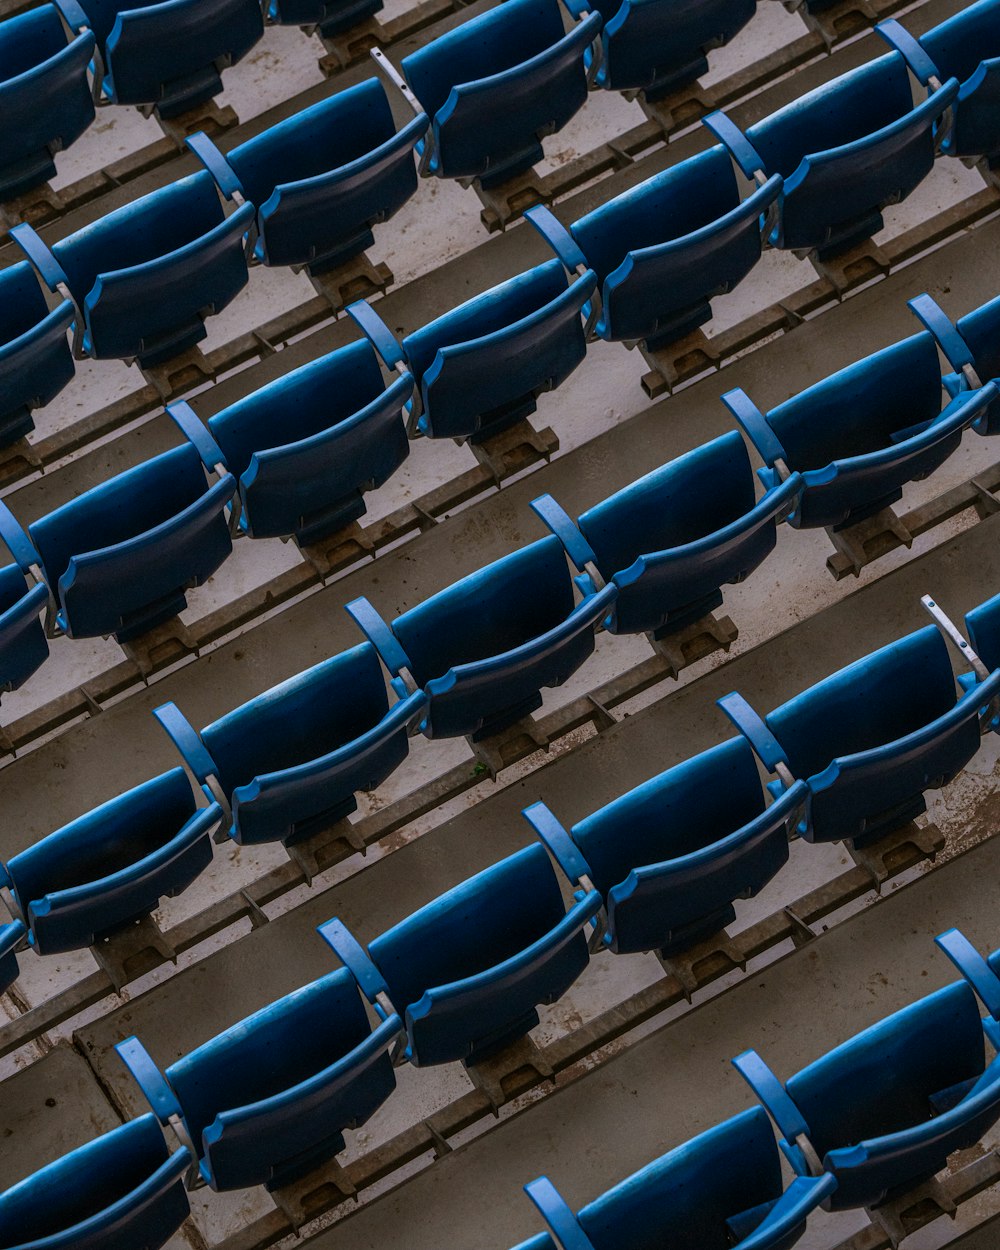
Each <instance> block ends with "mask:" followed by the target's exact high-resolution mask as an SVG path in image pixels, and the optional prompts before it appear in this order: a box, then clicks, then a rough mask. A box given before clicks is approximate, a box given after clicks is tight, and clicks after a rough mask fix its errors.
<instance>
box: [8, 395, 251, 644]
mask: <svg viewBox="0 0 1000 1250" xmlns="http://www.w3.org/2000/svg"><path fill="white" fill-rule="evenodd" d="M183 409H186V405H183V406H182V405H177V406H176V407H174V408H173V409H172V410H171V409H168V411H169V412H170V415H171V416H172V417H173V418H174V420H175V421H176V422H177V424H178V425H179V426H180V428H181V430H182V431H183V433H184V435H185V440H186V441H185V442H184V443H182V444H181V446H180V447H174V448H173V449H172V450H170V451H165V452H163V453H162V454H161V455H159V456H154V457H153V459H152V460H146V461H144V462H143V463H141V464H138V465H136V466H135V468H132V469H126V470H125V472H124V473H119V474H118V475H117V476H115V477H112V478H110V479H109V480H108V481H106V482H102V483H101V484H100V485H99V486H94V487H92V488H91V489H90V490H88V491H84V493H83V494H82V495H78V496H77V497H76V498H75V499H72V500H70V502H69V503H65V504H63V505H62V506H61V507H59V508H56V510H55V511H54V512H50V513H48V515H47V516H44V517H41V518H39V520H37V521H33V522H32V523H31V525H30V526H29V527H28V530H29V533H30V535H31V543H33V544H34V546H35V548H36V549H37V552H36V556H37V561H38V562H39V563H40V565H41V568H42V570H43V571H44V578H45V582H46V584H47V585H48V588H49V594H50V595H51V596H52V597H53V600H54V601H55V604H56V607H57V612H56V616H55V626H56V628H57V629H58V630H60V631H61V632H62V633H64V634H66V635H67V636H68V637H70V638H97V637H102V636H103V637H107V636H108V635H110V634H114V636H115V637H116V638H117V639H118V641H119V642H127V641H128V640H129V639H132V638H135V637H136V636H137V635H138V634H142V633H145V632H146V631H147V630H150V629H152V628H153V627H154V626H155V625H159V624H162V622H163V621H166V620H169V619H170V617H172V616H176V615H177V613H178V612H182V611H183V610H184V608H185V607H186V606H187V600H186V599H185V597H184V591H185V590H186V589H187V588H188V587H189V586H200V585H201V584H202V582H204V581H205V580H206V579H207V578H209V577H210V576H211V575H212V574H213V573H214V572H215V570H216V569H217V568H218V567H219V566H220V565H221V564H222V562H223V561H224V560H225V559H226V557H227V556H228V555H229V553H230V552H231V551H232V549H233V542H232V538H231V536H230V524H231V523H232V522H231V520H230V521H227V518H226V505H227V504H229V503H230V501H231V500H232V498H233V496H234V495H235V493H236V481H235V479H234V478H233V476H232V475H231V474H230V473H228V472H227V471H226V467H225V461H224V460H223V458H222V452H221V451H220V450H219V448H218V446H217V444H216V442H215V440H214V439H213V438H212V436H211V435H210V434H209V433H208V431H207V430H206V429H205V427H204V426H203V425H202V424H201V423H200V422H199V421H198V420H197V419H196V418H195V419H194V420H189V419H188V415H187V412H186V411H184V410H183ZM209 474H213V475H215V480H214V482H213V480H212V478H211V477H210V476H209ZM22 537H23V536H22ZM23 541H24V542H25V543H26V544H27V543H28V540H27V539H26V538H23ZM28 546H29V549H30V544H28Z"/></svg>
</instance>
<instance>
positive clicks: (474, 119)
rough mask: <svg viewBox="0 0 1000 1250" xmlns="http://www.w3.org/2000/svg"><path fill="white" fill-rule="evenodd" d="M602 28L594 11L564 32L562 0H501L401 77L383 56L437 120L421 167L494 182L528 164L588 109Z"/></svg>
mask: <svg viewBox="0 0 1000 1250" xmlns="http://www.w3.org/2000/svg"><path fill="white" fill-rule="evenodd" d="M600 30H601V17H600V14H598V13H591V14H589V15H587V16H586V17H584V18H582V19H581V20H580V21H578V22H577V23H576V24H575V25H574V26H573V27H572V28H571V29H570V30H569V31H568V32H567V31H566V29H565V27H564V25H563V18H562V11H561V9H560V7H559V4H558V0H504V3H503V4H501V5H498V6H497V7H496V8H494V9H490V10H489V11H488V12H486V13H481V14H480V15H479V16H478V17H473V18H470V19H469V20H468V21H466V22H462V24H461V25H460V26H456V27H455V28H454V29H453V30H450V31H448V32H447V33H446V34H444V35H441V36H440V37H439V38H437V39H434V40H432V41H431V42H430V43H428V44H425V45H424V47H422V48H419V49H418V50H417V51H416V52H412V53H411V54H410V55H409V56H408V57H405V58H404V60H403V63H402V70H403V74H404V75H405V82H404V81H403V79H402V78H400V76H399V75H398V74H397V73H396V71H395V70H394V69H393V68H392V66H391V65H390V64H389V62H388V60H387V59H386V57H385V56H384V55H382V54H380V55H379V56H378V57H377V58H376V60H377V62H378V64H379V66H380V68H381V69H382V70H383V71H384V72H385V73H387V74H388V75H389V76H390V77H391V78H392V79H393V81H394V82H395V83H396V84H397V86H399V87H400V89H401V90H402V91H403V94H404V96H405V97H406V98H407V100H408V101H409V102H410V104H411V106H412V107H413V108H414V109H415V110H422V111H423V112H425V113H426V114H427V115H428V117H430V119H431V123H430V131H429V133H428V134H427V135H426V136H425V138H423V139H422V140H421V141H420V143H418V144H417V152H418V153H419V154H420V158H421V159H420V172H421V173H422V174H425V175H427V176H436V177H438V178H459V179H469V180H472V179H477V180H478V181H479V183H480V185H481V186H483V187H493V186H496V185H497V184H498V183H501V182H504V181H506V180H507V179H508V178H512V177H513V176H514V175H515V174H519V173H522V172H523V171H524V170H526V169H530V168H531V166H532V165H534V164H535V162H536V161H539V160H541V159H542V156H543V155H544V153H543V151H542V144H541V140H542V139H544V138H545V136H546V135H551V134H555V133H556V132H557V131H560V130H562V128H563V126H565V125H566V123H567V122H568V121H569V120H570V118H571V117H573V115H574V114H575V113H577V112H579V110H580V109H581V108H582V107H583V105H584V102H585V101H586V99H587V70H586V66H585V64H584V57H585V53H586V52H587V49H588V48H589V47H590V45H591V44H593V43H594V42H595V41H596V40H597V39H598V37H599V35H600ZM407 84H409V86H408V87H407Z"/></svg>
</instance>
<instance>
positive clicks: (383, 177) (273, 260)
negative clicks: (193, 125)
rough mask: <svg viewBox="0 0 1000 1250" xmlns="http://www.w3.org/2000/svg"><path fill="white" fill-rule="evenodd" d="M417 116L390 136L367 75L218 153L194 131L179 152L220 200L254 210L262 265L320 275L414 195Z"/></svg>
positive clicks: (382, 99)
mask: <svg viewBox="0 0 1000 1250" xmlns="http://www.w3.org/2000/svg"><path fill="white" fill-rule="evenodd" d="M428 125H429V121H428V118H427V115H426V113H422V114H420V116H419V117H415V118H414V119H413V121H411V122H410V123H409V125H407V126H404V127H403V129H402V130H400V131H399V133H398V134H397V133H396V127H395V123H394V122H393V119H392V110H391V109H390V108H389V101H388V99H387V97H386V94H385V88H384V87H383V86H382V84H381V83H380V82H379V81H378V79H376V78H369V79H366V81H364V82H361V83H358V84H357V85H356V86H354V87H349V88H348V89H347V90H346V91H341V92H338V93H337V94H336V95H332V96H330V97H329V98H328V99H326V100H321V101H320V102H319V103H318V104H314V105H312V107H311V108H307V109H303V110H302V111H301V112H300V113H296V114H295V115H294V116H293V117H290V118H288V119H287V120H286V121H283V122H279V123H278V124H277V125H276V126H272V127H271V128H270V129H269V130H265V131H263V132H262V133H261V134H259V135H256V136H255V137H254V138H253V139H249V140H247V142H246V143H241V144H240V145H239V147H236V148H232V149H231V150H230V151H229V152H227V153H226V154H225V155H224V156H223V154H222V153H221V152H220V151H219V149H218V148H217V147H216V146H215V144H214V143H213V142H212V141H211V139H209V138H208V136H207V135H205V134H203V133H201V132H199V133H198V134H197V135H194V136H192V137H191V138H190V139H188V141H187V145H188V147H189V148H190V149H191V150H192V151H193V152H194V154H195V155H196V156H197V157H198V159H199V160H200V161H202V163H203V164H204V165H205V167H206V168H207V169H208V171H209V173H211V174H212V176H213V177H214V178H215V180H216V183H217V184H218V187H219V190H220V191H221V192H222V194H223V195H225V196H226V197H227V198H230V199H231V198H233V197H234V196H237V195H238V196H242V198H243V199H246V200H250V201H251V202H252V203H253V204H255V205H256V206H257V229H258V237H257V244H256V247H255V249H254V257H255V259H256V260H258V261H259V262H260V263H261V264H262V265H294V266H304V267H305V268H306V269H308V271H309V272H310V273H311V274H319V273H324V272H326V271H327V270H329V269H334V268H336V267H337V266H338V265H342V264H344V263H345V261H348V260H350V259H351V258H352V257H354V256H357V255H359V254H360V253H361V252H363V251H364V250H365V249H366V248H368V247H371V245H372V244H373V243H374V242H375V237H374V235H373V234H372V226H374V225H375V224H376V223H378V222H383V221H388V220H389V218H390V217H392V216H394V215H395V214H396V213H397V212H399V210H400V209H401V208H402V207H403V205H404V204H405V203H406V201H407V200H408V199H409V198H410V196H411V195H413V193H414V192H415V191H416V189H417V170H416V165H415V163H414V159H413V149H414V147H415V146H416V144H417V141H418V140H419V139H420V138H421V137H422V136H423V134H424V132H425V131H426V129H427V127H428Z"/></svg>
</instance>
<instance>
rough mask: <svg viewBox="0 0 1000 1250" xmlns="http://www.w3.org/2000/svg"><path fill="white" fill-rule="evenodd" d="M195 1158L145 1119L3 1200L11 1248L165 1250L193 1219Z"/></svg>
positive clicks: (4, 1239)
mask: <svg viewBox="0 0 1000 1250" xmlns="http://www.w3.org/2000/svg"><path fill="white" fill-rule="evenodd" d="M190 1164H191V1154H190V1152H189V1151H188V1149H187V1147H185V1146H181V1147H180V1148H179V1149H178V1150H175V1151H174V1152H173V1154H171V1153H170V1151H169V1150H168V1148H167V1143H166V1141H165V1140H164V1137H163V1133H162V1131H161V1129H160V1126H159V1125H158V1124H157V1122H156V1116H154V1115H143V1116H140V1117H139V1118H138V1119H137V1120H130V1121H129V1123H128V1124H123V1125H122V1126H121V1128H116V1129H112V1130H111V1132H110V1133H105V1134H104V1136H103V1137H97V1138H95V1139H94V1140H93V1141H89V1142H87V1144H86V1145H84V1146H79V1147H78V1148H77V1149H76V1150H72V1151H70V1153H69V1154H66V1155H63V1157H62V1158H61V1159H57V1160H56V1161H55V1162H54V1163H50V1164H48V1166H47V1167H44V1168H42V1169H41V1171H39V1172H35V1174H34V1175H33V1176H29V1177H28V1178H27V1179H26V1180H23V1181H21V1182H20V1183H19V1184H17V1185H14V1186H12V1188H10V1189H8V1190H7V1191H6V1192H5V1193H2V1194H0V1246H3V1247H4V1250H160V1248H161V1247H162V1246H164V1245H165V1244H166V1243H167V1242H168V1241H169V1240H170V1238H171V1237H172V1236H173V1234H174V1233H175V1232H176V1231H177V1230H178V1229H179V1228H180V1226H181V1224H183V1222H184V1221H185V1219H187V1217H188V1214H189V1213H190V1206H189V1204H188V1197H187V1194H186V1193H185V1192H184V1181H183V1174H184V1172H185V1171H186V1170H187V1168H188V1167H189V1166H190Z"/></svg>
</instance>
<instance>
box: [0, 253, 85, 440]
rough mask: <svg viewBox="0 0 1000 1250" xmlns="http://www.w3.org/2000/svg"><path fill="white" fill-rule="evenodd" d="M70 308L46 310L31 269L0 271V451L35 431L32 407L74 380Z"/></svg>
mask: <svg viewBox="0 0 1000 1250" xmlns="http://www.w3.org/2000/svg"><path fill="white" fill-rule="evenodd" d="M72 324H73V305H72V303H71V302H70V301H69V300H68V299H64V300H63V301H62V302H61V303H60V304H59V305H58V306H57V307H56V308H53V309H52V311H51V312H50V311H49V308H48V305H47V303H46V302H45V296H44V295H43V294H42V289H41V287H40V286H39V285H38V282H37V280H36V278H35V275H34V273H33V272H32V269H31V266H30V265H29V264H27V263H26V262H23V261H22V262H21V263H20V264H17V265H11V266H10V268H9V269H3V270H0V447H7V446H8V445H9V444H11V443H13V442H16V441H17V439H19V438H23V437H24V436H25V435H26V434H29V433H30V432H31V431H32V430H33V429H34V428H35V423H34V421H33V420H32V419H31V413H32V410H33V409H34V408H44V407H45V405H46V404H48V403H51V402H52V400H53V399H55V397H56V396H57V395H58V394H59V392H60V391H61V390H62V389H63V388H64V387H65V386H67V385H68V384H69V383H70V382H71V381H72V379H73V356H72V353H71V352H70V349H69V343H68V342H67V340H66V331H67V330H68V329H69V328H70V326H71V325H72Z"/></svg>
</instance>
